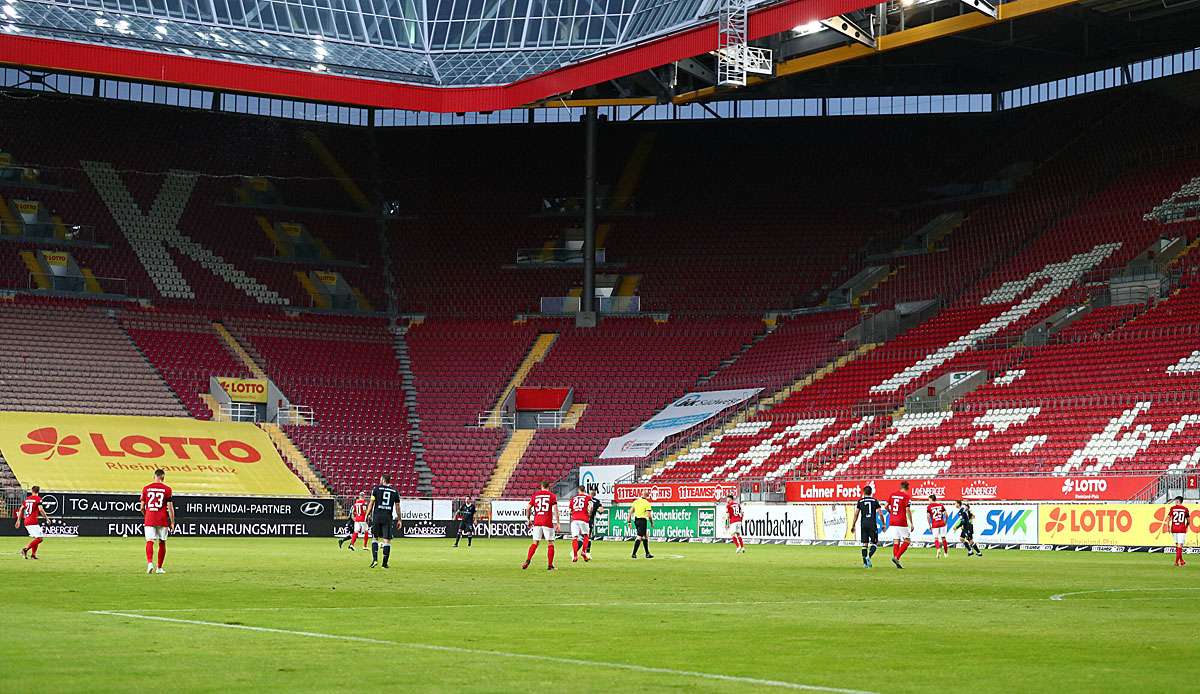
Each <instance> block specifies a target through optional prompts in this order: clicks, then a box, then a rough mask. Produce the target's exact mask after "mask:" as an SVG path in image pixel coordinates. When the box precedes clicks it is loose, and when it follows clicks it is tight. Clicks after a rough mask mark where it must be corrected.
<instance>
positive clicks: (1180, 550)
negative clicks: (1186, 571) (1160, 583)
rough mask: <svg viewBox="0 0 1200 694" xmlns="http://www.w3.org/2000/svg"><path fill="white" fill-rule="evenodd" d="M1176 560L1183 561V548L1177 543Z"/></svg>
mask: <svg viewBox="0 0 1200 694" xmlns="http://www.w3.org/2000/svg"><path fill="white" fill-rule="evenodd" d="M1175 561H1183V548H1182V547H1180V546H1179V545H1175Z"/></svg>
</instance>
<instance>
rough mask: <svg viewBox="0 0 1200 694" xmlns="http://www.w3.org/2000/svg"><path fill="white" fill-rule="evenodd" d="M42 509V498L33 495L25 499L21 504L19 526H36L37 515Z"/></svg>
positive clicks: (38, 520) (37, 521)
mask: <svg viewBox="0 0 1200 694" xmlns="http://www.w3.org/2000/svg"><path fill="white" fill-rule="evenodd" d="M41 508H42V497H40V496H38V495H37V494H33V495H30V496H27V497H25V501H24V502H22V503H21V511H20V513H21V525H37V524H38V523H39V522H40V519H39V517H38V516H39V515H40V514H39V513H38V511H40V510H41Z"/></svg>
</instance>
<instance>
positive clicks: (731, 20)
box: [716, 0, 775, 87]
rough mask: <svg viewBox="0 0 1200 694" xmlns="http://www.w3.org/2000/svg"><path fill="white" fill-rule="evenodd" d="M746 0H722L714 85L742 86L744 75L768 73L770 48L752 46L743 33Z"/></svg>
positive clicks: (746, 7)
mask: <svg viewBox="0 0 1200 694" xmlns="http://www.w3.org/2000/svg"><path fill="white" fill-rule="evenodd" d="M749 7H750V1H749V0H721V6H720V8H719V12H718V14H717V50H716V56H717V86H719V87H727V86H728V87H744V86H746V75H747V74H750V73H753V74H757V75H770V74H772V73H773V72H774V70H775V67H774V64H773V62H772V59H771V49H769V48H759V47H757V46H751V45H750V41H749V39H748V36H747V33H746V27H747V23H748V22H747V16H748V13H749Z"/></svg>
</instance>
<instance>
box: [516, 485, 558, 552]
mask: <svg viewBox="0 0 1200 694" xmlns="http://www.w3.org/2000/svg"><path fill="white" fill-rule="evenodd" d="M539 487H540V488H539V489H538V491H536V492H534V493H533V496H531V497H530V498H529V505H528V506H526V507H525V521H526V522H527V523H528V524H529V526H530V534H531V535H532V537H533V543H532V544H530V545H529V553H528V554H527V555H526V556H525V563H524V564H522V565H521V568H522V569H528V568H529V562H531V561H533V555H534V553H535V552H537V548H538V544H539V543H541V541H542V540H545V541H546V570H548V571H553V570H554V522H555V520H556V519H557V517H558V497H557V496H555V495H554V492H552V491H550V483H549V482H542V483H541V485H539Z"/></svg>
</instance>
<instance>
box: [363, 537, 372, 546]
mask: <svg viewBox="0 0 1200 694" xmlns="http://www.w3.org/2000/svg"><path fill="white" fill-rule="evenodd" d="M369 539H371V534H370V533H363V549H366V548H367V540H369Z"/></svg>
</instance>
